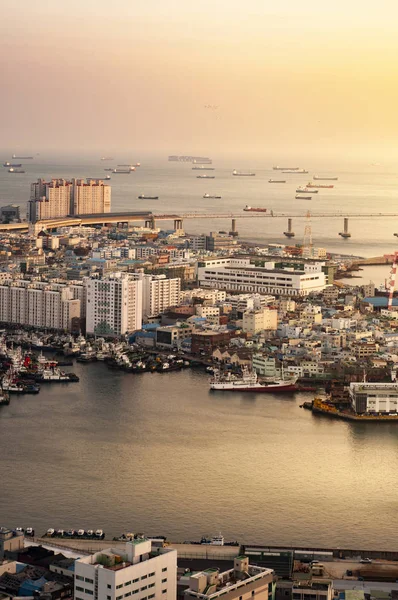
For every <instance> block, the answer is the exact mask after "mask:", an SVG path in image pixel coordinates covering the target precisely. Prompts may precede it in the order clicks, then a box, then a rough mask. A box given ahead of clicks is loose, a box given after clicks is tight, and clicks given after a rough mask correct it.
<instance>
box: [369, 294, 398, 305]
mask: <svg viewBox="0 0 398 600" xmlns="http://www.w3.org/2000/svg"><path fill="white" fill-rule="evenodd" d="M364 302H369V304H373V306H377V307H382V306H385V307H387V302H388V298H387V296H374V297H371V298H364ZM392 303H393V306H398V298H393V299H392Z"/></svg>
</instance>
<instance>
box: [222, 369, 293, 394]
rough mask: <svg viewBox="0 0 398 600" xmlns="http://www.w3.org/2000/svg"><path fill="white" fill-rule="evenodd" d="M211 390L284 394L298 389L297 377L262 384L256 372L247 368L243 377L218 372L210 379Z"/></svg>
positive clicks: (243, 372) (243, 371)
mask: <svg viewBox="0 0 398 600" xmlns="http://www.w3.org/2000/svg"><path fill="white" fill-rule="evenodd" d="M210 389H211V390H217V391H223V392H256V393H257V392H259V393H268V394H278V393H282V392H283V393H286V392H295V391H296V390H297V389H298V388H297V377H293V378H292V379H274V380H272V381H268V380H267V381H262V382H260V381H259V380H258V377H257V373H256V372H255V371H249V370H248V369H247V367H244V368H243V370H242V375H234V374H232V373H230V372H227V373H225V374H224V373H220V371H216V372H215V373H214V375H213V377H212V378H211V379H210Z"/></svg>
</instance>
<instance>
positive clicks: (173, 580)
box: [75, 539, 177, 600]
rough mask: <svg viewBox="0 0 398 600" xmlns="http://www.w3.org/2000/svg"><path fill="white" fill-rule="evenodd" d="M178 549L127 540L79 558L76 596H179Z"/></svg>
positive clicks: (86, 599) (89, 599)
mask: <svg viewBox="0 0 398 600" xmlns="http://www.w3.org/2000/svg"><path fill="white" fill-rule="evenodd" d="M176 587H177V551H176V550H172V549H169V548H159V549H158V548H157V549H156V550H155V551H154V552H152V547H151V542H150V541H149V540H143V539H140V540H134V541H132V542H127V543H126V544H125V548H124V549H120V548H115V549H113V548H108V549H107V550H102V551H100V552H96V553H95V554H93V555H91V556H86V557H84V558H80V559H78V560H76V562H75V600H122V599H123V600H124V599H125V598H129V600H132V599H134V600H175V598H176Z"/></svg>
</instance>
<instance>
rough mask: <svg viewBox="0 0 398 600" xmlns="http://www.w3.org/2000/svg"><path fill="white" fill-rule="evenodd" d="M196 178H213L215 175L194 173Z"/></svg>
mask: <svg viewBox="0 0 398 600" xmlns="http://www.w3.org/2000/svg"><path fill="white" fill-rule="evenodd" d="M196 179H215V175H196Z"/></svg>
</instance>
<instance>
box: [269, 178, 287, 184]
mask: <svg viewBox="0 0 398 600" xmlns="http://www.w3.org/2000/svg"><path fill="white" fill-rule="evenodd" d="M268 183H286V179H268Z"/></svg>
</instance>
